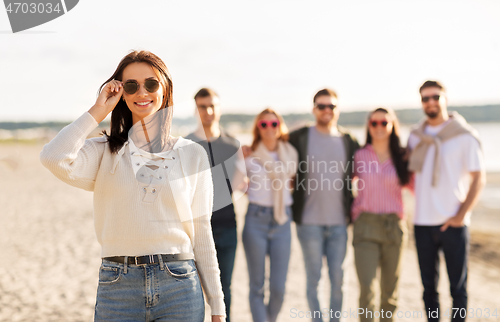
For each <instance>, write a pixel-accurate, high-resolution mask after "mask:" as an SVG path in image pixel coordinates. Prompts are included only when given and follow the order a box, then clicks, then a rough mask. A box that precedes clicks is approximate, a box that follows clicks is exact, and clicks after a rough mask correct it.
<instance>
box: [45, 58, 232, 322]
mask: <svg viewBox="0 0 500 322" xmlns="http://www.w3.org/2000/svg"><path fill="white" fill-rule="evenodd" d="M172 108H173V99H172V79H171V77H170V73H169V71H168V69H167V67H166V66H165V64H164V63H163V61H162V60H161V59H160V58H159V57H158V56H156V55H154V54H152V53H150V52H147V51H140V52H138V51H134V52H132V53H130V54H128V55H127V56H125V57H124V58H123V59H122V60H121V62H120V63H119V65H118V67H117V69H116V71H115V72H114V73H113V75H112V76H111V77H110V78H109V79H108V80H107V81H106V82H105V83H104V84H103V85H102V86H101V89H100V93H99V96H98V98H97V101H96V103H95V104H94V106H92V107H91V108H90V109H89V110H88V112H85V113H84V114H83V115H82V116H80V117H79V118H78V119H77V120H76V121H74V122H73V123H71V124H70V125H68V126H66V127H65V128H63V129H62V130H61V131H60V132H59V133H58V134H57V136H56V137H55V138H54V139H53V140H52V141H51V142H49V143H48V144H46V145H45V146H44V148H43V150H42V152H41V153H40V159H41V161H42V163H43V165H44V166H45V167H47V168H48V169H49V170H50V171H51V172H52V173H53V174H54V175H56V176H57V177H58V178H59V179H61V180H62V181H64V182H66V183H68V184H70V185H72V186H75V187H78V188H82V189H85V190H88V191H93V192H94V221H95V231H96V235H97V239H98V241H99V243H100V244H101V246H102V251H101V257H102V264H101V267H100V270H99V284H98V289H97V299H96V306H95V317H94V319H95V321H186V322H188V321H189V322H193V321H196V322H201V321H203V320H204V317H205V306H204V298H203V292H202V287H201V283H203V288H204V290H205V293H206V295H207V297H208V299H207V300H208V304H209V305H210V307H211V313H212V321H223V319H224V316H225V313H224V312H225V309H224V301H223V293H222V287H221V283H220V277H219V268H218V265H217V257H216V252H215V247H214V241H213V237H212V232H211V226H210V215H211V213H212V198H213V186H212V179H211V171H210V164H209V162H208V158H207V155H206V153H205V151H204V150H203V148H202V147H201V146H200V145H198V144H195V143H194V142H192V141H189V140H186V139H183V138H181V137H178V138H174V137H172V136H171V135H170V127H171V124H172ZM109 113H111V124H110V128H111V131H110V133H109V134H107V133H106V131H103V136H101V137H97V138H91V139H87V135H89V134H90V133H91V132H92V131H93V130H94V129H95V128H96V127H97V125H98V124H99V123H100V122H101V121H102V120H104V118H105V117H106V116H107V115H108V114H109ZM195 260H196V265H195ZM200 279H201V281H200Z"/></svg>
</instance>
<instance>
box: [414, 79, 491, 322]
mask: <svg viewBox="0 0 500 322" xmlns="http://www.w3.org/2000/svg"><path fill="white" fill-rule="evenodd" d="M420 95H421V100H422V108H423V110H424V113H425V114H426V116H427V117H426V118H425V120H424V121H423V122H422V123H421V124H419V125H417V126H416V127H415V129H414V130H413V131H412V132H411V134H410V137H409V140H408V148H409V149H410V150H411V154H410V162H409V169H410V170H411V171H414V172H415V197H416V209H415V214H414V218H413V221H414V229H415V243H416V247H417V254H418V262H419V266H420V275H421V278H422V284H423V286H424V294H423V300H424V304H425V308H426V313H427V314H426V315H427V318H428V320H429V321H439V318H440V317H442V316H443V313H444V314H445V315H444V316H450V317H451V321H465V317H466V316H467V259H468V251H469V238H470V237H469V230H468V226H469V225H470V216H471V210H472V208H473V206H474V204H475V202H476V201H477V199H478V197H479V194H480V191H481V190H482V188H483V186H484V184H485V170H484V160H483V153H482V151H481V144H480V141H479V138H478V136H477V132H476V131H475V130H474V129H473V128H472V127H471V126H470V125H468V124H467V122H466V121H465V119H464V118H463V117H462V116H460V115H459V114H458V113H456V112H452V113H448V111H447V98H446V93H445V89H444V87H443V86H442V85H441V84H440V83H439V82H436V81H426V82H425V83H424V84H423V85H422V86H421V87H420ZM440 250H442V251H443V253H444V257H445V260H446V267H447V271H448V278H449V281H450V292H451V296H452V298H453V307H452V308H451V309H447V310H444V311H441V310H440V306H439V296H438V292H437V286H438V277H439V251H440Z"/></svg>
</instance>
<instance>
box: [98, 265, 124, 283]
mask: <svg viewBox="0 0 500 322" xmlns="http://www.w3.org/2000/svg"><path fill="white" fill-rule="evenodd" d="M121 276H122V269H121V268H120V267H114V266H105V265H101V268H100V269H99V284H102V285H110V284H115V283H117V282H118V281H119V280H120V278H121Z"/></svg>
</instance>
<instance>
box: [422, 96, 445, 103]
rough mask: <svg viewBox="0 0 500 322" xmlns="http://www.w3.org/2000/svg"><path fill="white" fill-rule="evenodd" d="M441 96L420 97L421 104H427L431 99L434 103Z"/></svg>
mask: <svg viewBox="0 0 500 322" xmlns="http://www.w3.org/2000/svg"><path fill="white" fill-rule="evenodd" d="M440 97H441V95H432V96H422V102H424V103H427V102H428V101H429V100H430V99H431V98H432V99H433V100H435V101H439V98H440Z"/></svg>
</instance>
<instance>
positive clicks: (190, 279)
mask: <svg viewBox="0 0 500 322" xmlns="http://www.w3.org/2000/svg"><path fill="white" fill-rule="evenodd" d="M204 318H205V302H204V299H203V292H202V290H201V284H200V280H199V277H198V272H197V271H196V266H195V263H194V261H193V260H188V261H172V262H164V263H163V265H160V264H154V265H145V266H142V265H141V266H137V265H126V266H125V265H124V264H119V263H115V262H111V261H107V260H103V261H102V264H101V267H100V270H99V286H98V288H97V299H96V305H95V316H94V321H120V322H127V321H130V322H132V321H134V322H137V321H179V322H180V321H185V322H202V321H203V320H204Z"/></svg>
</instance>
